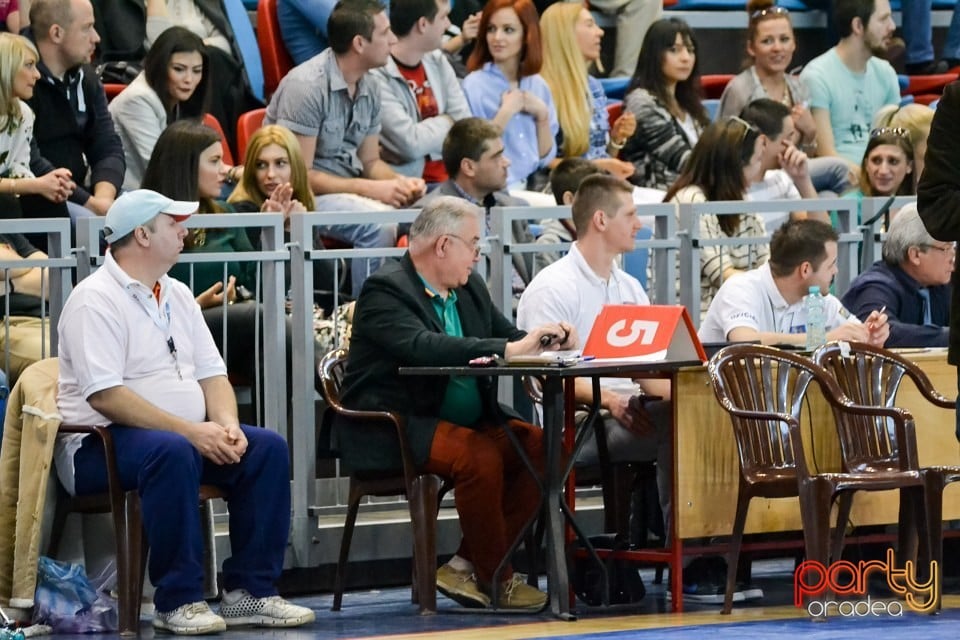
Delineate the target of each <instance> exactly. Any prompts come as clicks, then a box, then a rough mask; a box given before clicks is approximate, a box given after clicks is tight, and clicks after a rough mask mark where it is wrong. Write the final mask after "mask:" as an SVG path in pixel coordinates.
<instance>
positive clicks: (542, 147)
mask: <svg viewBox="0 0 960 640" xmlns="http://www.w3.org/2000/svg"><path fill="white" fill-rule="evenodd" d="M542 62H543V52H542V49H541V45H540V25H539V16H538V15H537V10H536V8H535V7H534V6H533V2H531V0H516V1H512V0H490V2H488V3H487V4H486V6H485V7H484V8H483V13H482V14H481V16H480V28H479V37H478V38H477V44H476V46H475V47H474V49H473V53H472V54H471V55H470V59H469V60H468V61H467V68H468V69H470V71H471V73H470V74H469V75H468V76H467V77H466V78H464V80H463V92H464V94H466V96H467V103H468V104H469V105H470V111H471V112H472V113H473V115H475V116H477V117H480V118H486V119H488V120H490V121H492V122H493V123H495V124H496V125H498V126H499V127H500V129H501V130H502V131H503V144H504V155H505V156H506V158H507V159H508V160H509V161H510V167H509V169H507V184H508V186H509V187H510V188H511V189H525V188H526V187H527V182H528V180H529V178H530V177H531V176H532V175H533V174H535V173H536V172H537V170H538V169H543V168H546V166H547V164H548V163H549V162H550V161H551V160H553V159H554V157H556V155H557V144H556V135H557V131H558V130H559V128H560V125H559V124H558V123H557V111H556V109H555V108H554V105H553V97H552V96H551V95H550V89H549V87H548V86H547V83H546V82H544V80H543V78H541V77H540V75H539V72H540V66H541V64H542Z"/></svg>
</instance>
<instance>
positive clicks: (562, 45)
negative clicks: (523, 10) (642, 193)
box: [540, 2, 637, 179]
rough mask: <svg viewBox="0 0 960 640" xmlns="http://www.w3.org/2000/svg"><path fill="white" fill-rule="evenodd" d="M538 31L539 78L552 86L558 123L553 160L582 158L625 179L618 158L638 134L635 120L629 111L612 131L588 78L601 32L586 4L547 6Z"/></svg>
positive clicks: (598, 88)
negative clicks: (540, 39)
mask: <svg viewBox="0 0 960 640" xmlns="http://www.w3.org/2000/svg"><path fill="white" fill-rule="evenodd" d="M540 28H541V30H542V31H543V69H542V70H541V72H540V75H541V76H542V77H543V79H544V80H545V81H546V83H547V86H548V87H550V93H551V94H552V95H553V101H554V104H555V105H556V107H557V120H558V121H559V123H560V132H559V134H558V135H557V148H558V150H557V157H558V158H559V159H562V158H576V157H584V158H587V159H588V160H592V161H593V162H595V163H596V164H597V166H599V167H600V168H602V169H604V170H606V171H609V172H610V173H611V174H613V175H615V176H617V177H619V178H623V179H626V178H629V177H630V176H631V175H633V173H634V166H633V164H632V163H630V162H627V161H625V160H620V159H619V158H617V156H618V155H619V153H620V150H621V149H623V145H624V144H625V143H626V141H627V139H629V138H630V136H632V135H633V133H634V131H636V129H637V120H636V118H635V117H634V115H633V112H631V111H624V112H623V113H622V114H621V115H620V116H619V117H618V118H617V120H616V121H615V122H614V124H613V127H612V130H611V127H610V122H609V116H608V114H607V103H608V101H607V95H606V94H605V93H604V91H603V86H602V85H601V84H600V81H599V80H597V79H596V78H594V77H593V76H591V75H589V74H588V73H587V67H588V66H589V65H591V64H593V63H596V62H598V61H599V60H600V40H601V38H602V37H603V29H601V28H600V27H598V26H597V23H596V22H594V20H593V15H592V14H591V13H590V12H589V11H587V8H586V7H585V6H584V5H582V4H580V3H575V2H558V3H556V4H553V5H550V6H549V7H548V8H547V10H546V11H544V12H543V17H542V19H541V20H540ZM557 162H559V160H556V161H554V163H553V164H554V165H556V163H557Z"/></svg>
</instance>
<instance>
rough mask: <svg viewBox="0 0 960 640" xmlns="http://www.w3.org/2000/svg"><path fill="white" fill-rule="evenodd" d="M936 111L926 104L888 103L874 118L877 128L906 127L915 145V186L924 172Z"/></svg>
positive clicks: (911, 141)
mask: <svg viewBox="0 0 960 640" xmlns="http://www.w3.org/2000/svg"><path fill="white" fill-rule="evenodd" d="M934 113H935V111H934V110H933V109H931V108H930V107H928V106H927V105H925V104H916V103H914V104H908V105H904V106H902V107H900V106H897V105H892V104H891V105H887V106H886V107H883V108H882V109H880V110H879V111H877V115H876V117H875V118H874V121H873V126H874V128H875V129H882V128H886V129H906V130H907V134H908V137H909V138H910V143H911V144H912V145H913V186H914V192H916V191H915V190H916V186H917V184H918V183H919V182H920V174H922V173H923V157H924V156H925V155H927V138H928V137H930V125H931V124H933V114H934Z"/></svg>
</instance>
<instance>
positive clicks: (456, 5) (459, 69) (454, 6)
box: [443, 0, 483, 78]
mask: <svg viewBox="0 0 960 640" xmlns="http://www.w3.org/2000/svg"><path fill="white" fill-rule="evenodd" d="M482 11H483V3H482V2H478V0H453V1H452V2H451V3H450V26H449V27H447V32H446V34H444V40H443V52H444V53H445V54H447V58H448V59H449V60H450V64H451V65H453V70H454V71H455V72H456V74H457V77H458V78H465V77H466V76H467V59H468V58H469V57H470V54H471V53H473V45H474V43H475V42H476V40H477V34H478V33H479V30H480V14H481V12H482Z"/></svg>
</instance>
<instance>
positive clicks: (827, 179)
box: [807, 156, 853, 197]
mask: <svg viewBox="0 0 960 640" xmlns="http://www.w3.org/2000/svg"><path fill="white" fill-rule="evenodd" d="M807 168H808V170H809V172H810V181H811V182H812V183H813V188H814V189H815V190H816V192H817V193H819V194H821V196H825V197H830V196H828V194H826V193H824V192H830V193H832V194H833V195H834V196H839V195H842V194H843V193H844V192H845V191H847V190H848V189H849V188H850V187H852V186H853V185H851V184H850V178H849V174H850V165H848V164H847V161H846V160H844V159H843V158H841V157H839V156H823V157H820V158H810V160H809V161H808V163H807Z"/></svg>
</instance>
